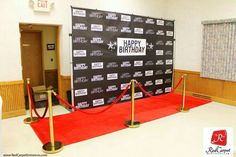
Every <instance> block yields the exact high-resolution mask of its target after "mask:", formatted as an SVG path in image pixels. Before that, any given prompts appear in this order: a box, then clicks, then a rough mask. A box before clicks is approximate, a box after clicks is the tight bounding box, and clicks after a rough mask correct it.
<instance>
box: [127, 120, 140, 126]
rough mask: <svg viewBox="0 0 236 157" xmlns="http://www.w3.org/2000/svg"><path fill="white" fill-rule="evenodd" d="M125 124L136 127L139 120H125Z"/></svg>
mask: <svg viewBox="0 0 236 157" xmlns="http://www.w3.org/2000/svg"><path fill="white" fill-rule="evenodd" d="M125 125H126V126H127V127H129V128H137V127H139V126H140V122H138V121H133V123H131V120H128V121H126V122H125Z"/></svg>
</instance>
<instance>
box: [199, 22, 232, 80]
mask: <svg viewBox="0 0 236 157" xmlns="http://www.w3.org/2000/svg"><path fill="white" fill-rule="evenodd" d="M201 77H208V78H213V79H220V80H228V81H236V22H219V23H217V22H215V23H212V22H205V23H203V49H202V67H201Z"/></svg>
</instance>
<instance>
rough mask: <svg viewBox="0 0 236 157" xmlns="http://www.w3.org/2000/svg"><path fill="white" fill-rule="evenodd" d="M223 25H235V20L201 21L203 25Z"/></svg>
mask: <svg viewBox="0 0 236 157" xmlns="http://www.w3.org/2000/svg"><path fill="white" fill-rule="evenodd" d="M223 23H236V18H233V19H222V20H207V21H202V24H203V25H210V24H223Z"/></svg>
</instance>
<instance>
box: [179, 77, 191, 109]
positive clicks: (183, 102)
mask: <svg viewBox="0 0 236 157" xmlns="http://www.w3.org/2000/svg"><path fill="white" fill-rule="evenodd" d="M186 77H187V74H184V75H183V76H182V78H183V81H184V82H183V86H182V106H181V107H178V108H177V110H178V111H180V112H188V111H189V108H186V107H185V96H186V93H185V88H186Z"/></svg>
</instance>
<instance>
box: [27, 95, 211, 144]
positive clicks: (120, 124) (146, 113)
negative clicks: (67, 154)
mask: <svg viewBox="0 0 236 157" xmlns="http://www.w3.org/2000/svg"><path fill="white" fill-rule="evenodd" d="M181 101H182V96H181V95H177V94H172V93H171V94H166V95H161V96H155V97H150V98H144V99H139V100H135V119H136V120H138V121H140V122H141V123H144V122H148V121H151V120H155V119H158V118H161V117H165V116H169V115H172V114H174V113H177V112H178V111H177V110H176V108H177V107H178V106H180V104H181ZM209 102H210V101H207V100H203V99H198V98H194V97H186V107H189V108H193V107H197V106H200V105H203V104H206V103H209ZM106 107H107V106H105V107H100V108H94V109H87V110H86V111H87V112H98V111H100V110H102V109H104V108H106ZM130 110H131V105H130V102H124V103H119V104H115V105H114V106H113V107H111V108H110V109H109V110H107V111H106V112H103V113H101V114H96V115H86V114H83V113H81V112H78V111H77V112H73V113H68V114H64V115H59V116H54V133H55V140H58V141H61V142H62V143H63V144H64V145H68V144H72V143H75V142H79V141H83V140H86V139H90V138H93V137H96V136H101V135H104V134H108V133H111V132H114V131H118V130H121V129H125V128H127V127H126V126H124V122H125V121H126V120H129V119H130V112H131V111H130ZM190 113H191V111H190ZM31 127H32V128H33V130H34V132H35V133H36V134H37V135H38V137H39V139H40V140H41V141H42V143H43V144H44V143H46V142H49V141H50V138H49V122H48V118H45V119H42V120H40V121H38V122H35V123H32V124H31ZM141 127H142V126H141Z"/></svg>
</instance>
